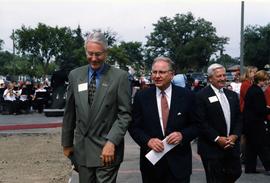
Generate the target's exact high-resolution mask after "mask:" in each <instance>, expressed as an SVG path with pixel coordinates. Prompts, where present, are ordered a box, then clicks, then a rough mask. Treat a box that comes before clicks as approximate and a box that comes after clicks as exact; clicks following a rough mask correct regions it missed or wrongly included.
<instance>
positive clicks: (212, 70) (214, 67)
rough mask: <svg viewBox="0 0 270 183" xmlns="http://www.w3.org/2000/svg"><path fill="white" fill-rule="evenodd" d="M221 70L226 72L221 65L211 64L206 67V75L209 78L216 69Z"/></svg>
mask: <svg viewBox="0 0 270 183" xmlns="http://www.w3.org/2000/svg"><path fill="white" fill-rule="evenodd" d="M221 68H222V69H224V70H226V69H225V67H224V66H223V65H221V64H212V65H210V66H209V67H208V69H207V75H208V77H211V76H212V75H213V74H214V71H215V70H216V69H221Z"/></svg>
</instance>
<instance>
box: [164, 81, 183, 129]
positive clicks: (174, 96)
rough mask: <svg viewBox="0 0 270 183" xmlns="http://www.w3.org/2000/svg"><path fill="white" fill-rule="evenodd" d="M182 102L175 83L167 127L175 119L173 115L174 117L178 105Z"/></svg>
mask: <svg viewBox="0 0 270 183" xmlns="http://www.w3.org/2000/svg"><path fill="white" fill-rule="evenodd" d="M174 101H177V102H174ZM180 103H181V100H179V98H177V93H176V91H175V87H174V85H172V95H171V105H170V111H169V117H168V124H167V127H168V126H170V124H171V123H172V122H173V121H174V119H173V117H174V114H175V113H176V112H177V111H175V110H176V109H177V105H178V104H180ZM178 112H179V111H178Z"/></svg>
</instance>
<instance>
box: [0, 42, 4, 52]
mask: <svg viewBox="0 0 270 183" xmlns="http://www.w3.org/2000/svg"><path fill="white" fill-rule="evenodd" d="M3 44H4V41H3V40H2V39H0V51H1V50H2V49H3Z"/></svg>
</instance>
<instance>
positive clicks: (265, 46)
mask: <svg viewBox="0 0 270 183" xmlns="http://www.w3.org/2000/svg"><path fill="white" fill-rule="evenodd" d="M244 42H245V44H244V62H245V65H253V66H256V67H258V68H259V69H263V68H264V66H265V65H266V64H269V63H270V24H268V25H267V26H265V27H263V26H247V27H246V28H245V31H244Z"/></svg>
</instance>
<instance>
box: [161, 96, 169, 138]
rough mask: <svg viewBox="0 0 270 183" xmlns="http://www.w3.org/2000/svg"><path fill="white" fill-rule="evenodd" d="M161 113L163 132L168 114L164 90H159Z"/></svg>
mask: <svg viewBox="0 0 270 183" xmlns="http://www.w3.org/2000/svg"><path fill="white" fill-rule="evenodd" d="M161 114H162V122H163V129H164V133H165V131H166V127H167V121H168V116H169V105H168V101H167V98H166V94H165V92H164V91H161Z"/></svg>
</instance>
